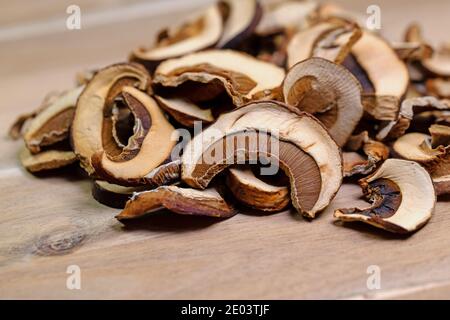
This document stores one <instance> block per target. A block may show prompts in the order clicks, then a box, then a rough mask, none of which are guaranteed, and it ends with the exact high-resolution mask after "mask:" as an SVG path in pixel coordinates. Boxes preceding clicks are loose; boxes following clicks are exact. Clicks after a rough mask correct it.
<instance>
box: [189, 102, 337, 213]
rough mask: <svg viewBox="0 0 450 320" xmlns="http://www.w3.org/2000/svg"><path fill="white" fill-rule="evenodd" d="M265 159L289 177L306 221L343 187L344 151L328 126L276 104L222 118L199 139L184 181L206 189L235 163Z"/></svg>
mask: <svg viewBox="0 0 450 320" xmlns="http://www.w3.org/2000/svg"><path fill="white" fill-rule="evenodd" d="M224 151H226V152H224ZM211 157H212V158H211ZM261 158H263V160H264V161H266V162H270V163H274V164H276V166H277V167H280V168H281V169H282V170H283V171H284V172H285V173H286V175H287V176H288V177H289V178H290V185H291V199H292V202H293V205H294V207H295V208H296V209H297V210H298V211H299V212H301V213H303V214H304V215H305V216H307V217H311V218H314V217H315V215H316V213H317V212H319V211H321V210H323V209H324V208H325V207H326V206H327V205H328V204H329V203H330V201H331V200H332V199H333V198H334V196H335V194H336V192H337V190H338V189H339V187H340V185H341V183H342V174H343V172H342V162H341V161H342V159H341V154H340V149H339V147H338V146H337V144H336V142H335V141H334V140H333V139H332V138H331V136H330V135H329V133H328V132H327V130H326V129H325V128H324V127H323V125H322V124H321V123H320V122H319V121H317V120H316V119H315V118H313V117H312V116H310V115H309V114H307V113H303V112H300V111H297V110H296V109H293V108H290V107H288V106H286V105H284V104H282V103H280V102H275V101H260V102H254V103H251V104H249V105H247V106H244V107H241V108H239V109H237V110H235V111H233V112H230V113H227V114H223V115H222V116H220V117H219V119H218V120H217V121H216V122H215V123H214V124H213V125H211V126H210V127H209V128H208V129H206V130H204V131H203V132H202V134H199V135H197V136H196V137H194V139H193V140H192V141H191V142H190V143H189V144H188V145H187V146H186V148H185V153H184V154H183V157H182V179H183V181H184V182H186V183H187V184H189V185H190V186H192V187H194V188H201V189H204V188H206V187H207V186H208V185H209V183H210V181H211V180H212V179H213V178H214V177H215V176H216V175H217V174H219V173H220V172H221V171H223V170H224V169H226V168H227V167H228V166H229V165H230V164H240V163H247V162H250V163H252V162H255V161H258V160H261ZM268 173H272V174H273V173H276V172H266V174H268Z"/></svg>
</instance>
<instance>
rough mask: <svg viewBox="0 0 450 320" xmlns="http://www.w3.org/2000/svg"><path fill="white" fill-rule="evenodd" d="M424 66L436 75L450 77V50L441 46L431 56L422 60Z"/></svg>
mask: <svg viewBox="0 0 450 320" xmlns="http://www.w3.org/2000/svg"><path fill="white" fill-rule="evenodd" d="M422 66H423V67H424V68H425V69H426V70H427V71H428V72H429V73H431V74H432V75H434V76H439V77H446V78H448V77H450V50H449V49H448V48H447V47H442V48H439V49H438V50H436V52H435V53H434V54H433V56H432V57H431V58H428V59H423V60H422Z"/></svg>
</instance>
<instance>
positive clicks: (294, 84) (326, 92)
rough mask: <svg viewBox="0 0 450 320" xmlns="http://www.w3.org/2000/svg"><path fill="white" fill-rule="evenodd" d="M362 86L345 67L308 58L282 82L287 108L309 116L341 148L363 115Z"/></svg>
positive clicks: (289, 72)
mask: <svg viewBox="0 0 450 320" xmlns="http://www.w3.org/2000/svg"><path fill="white" fill-rule="evenodd" d="M361 90H362V89H361V86H360V84H359V82H358V80H357V79H356V78H355V77H354V76H353V75H352V74H351V73H350V72H349V71H348V70H347V69H346V68H344V67H342V66H340V65H337V64H335V63H332V62H330V61H328V60H325V59H322V58H310V59H308V60H305V61H303V62H300V63H298V64H296V65H295V66H294V67H292V68H291V69H290V70H289V71H288V73H287V75H286V78H285V80H284V82H283V96H284V99H285V102H286V103H287V104H288V105H291V106H294V107H296V108H298V109H300V110H302V111H306V112H309V113H312V114H313V115H314V116H316V117H317V118H318V119H319V120H320V121H322V123H323V124H324V125H325V127H327V129H328V130H329V132H330V134H331V136H332V137H333V138H334V139H335V140H336V142H337V144H338V145H339V146H343V145H344V144H345V143H346V142H347V139H348V138H349V137H350V135H351V134H352V132H353V130H354V129H355V127H356V126H357V125H358V123H359V121H360V120H361V117H362V115H363V111H364V110H363V106H362V102H361Z"/></svg>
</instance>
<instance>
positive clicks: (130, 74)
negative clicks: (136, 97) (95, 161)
mask: <svg viewBox="0 0 450 320" xmlns="http://www.w3.org/2000/svg"><path fill="white" fill-rule="evenodd" d="M150 84H151V79H150V75H149V74H148V72H147V71H146V70H145V69H144V68H143V67H142V66H141V65H138V64H133V63H122V64H114V65H111V66H108V67H106V68H104V69H101V70H100V71H98V72H97V73H96V74H95V76H94V77H93V78H92V80H91V81H90V82H89V84H88V85H87V86H86V87H85V89H84V90H83V92H82V93H81V95H80V97H79V98H78V102H77V107H76V111H75V117H74V120H73V124H72V128H71V139H72V144H73V148H74V151H75V153H76V154H77V156H78V157H79V158H80V164H81V166H82V167H83V168H84V169H85V170H86V171H87V172H88V173H90V174H92V173H93V172H94V170H93V168H92V165H91V157H92V156H93V155H94V154H95V153H96V152H98V151H102V150H106V151H107V152H108V153H109V154H114V155H118V154H120V153H121V152H122V149H121V148H119V147H118V146H117V145H116V142H115V141H114V139H113V135H112V119H111V117H109V116H108V115H112V109H113V105H114V99H115V98H116V97H117V96H119V95H120V93H121V92H122V90H123V87H125V86H136V87H137V88H138V89H140V90H142V91H146V90H148V88H149V87H150ZM136 90H137V89H136ZM129 91H130V90H129ZM132 92H134V91H133V90H132ZM149 99H150V98H149ZM147 100H148V99H147ZM149 103H150V104H152V103H153V101H149ZM110 119H111V120H110ZM148 121H150V119H148Z"/></svg>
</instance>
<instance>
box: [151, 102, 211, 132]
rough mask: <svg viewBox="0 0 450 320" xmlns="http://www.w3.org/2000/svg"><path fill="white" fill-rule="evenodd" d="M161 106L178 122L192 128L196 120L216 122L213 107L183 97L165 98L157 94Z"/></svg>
mask: <svg viewBox="0 0 450 320" xmlns="http://www.w3.org/2000/svg"><path fill="white" fill-rule="evenodd" d="M155 100H156V101H158V104H159V106H160V107H161V108H162V109H163V110H164V111H166V112H167V113H168V114H170V115H171V116H172V117H173V118H174V119H175V120H176V121H177V122H178V123H180V124H182V125H183V126H186V127H189V128H192V127H194V124H195V122H202V123H204V124H210V123H212V122H214V116H213V114H212V112H211V109H207V108H201V107H199V106H198V105H197V104H195V103H192V102H190V101H189V100H186V99H182V98H163V97H160V96H155Z"/></svg>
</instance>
